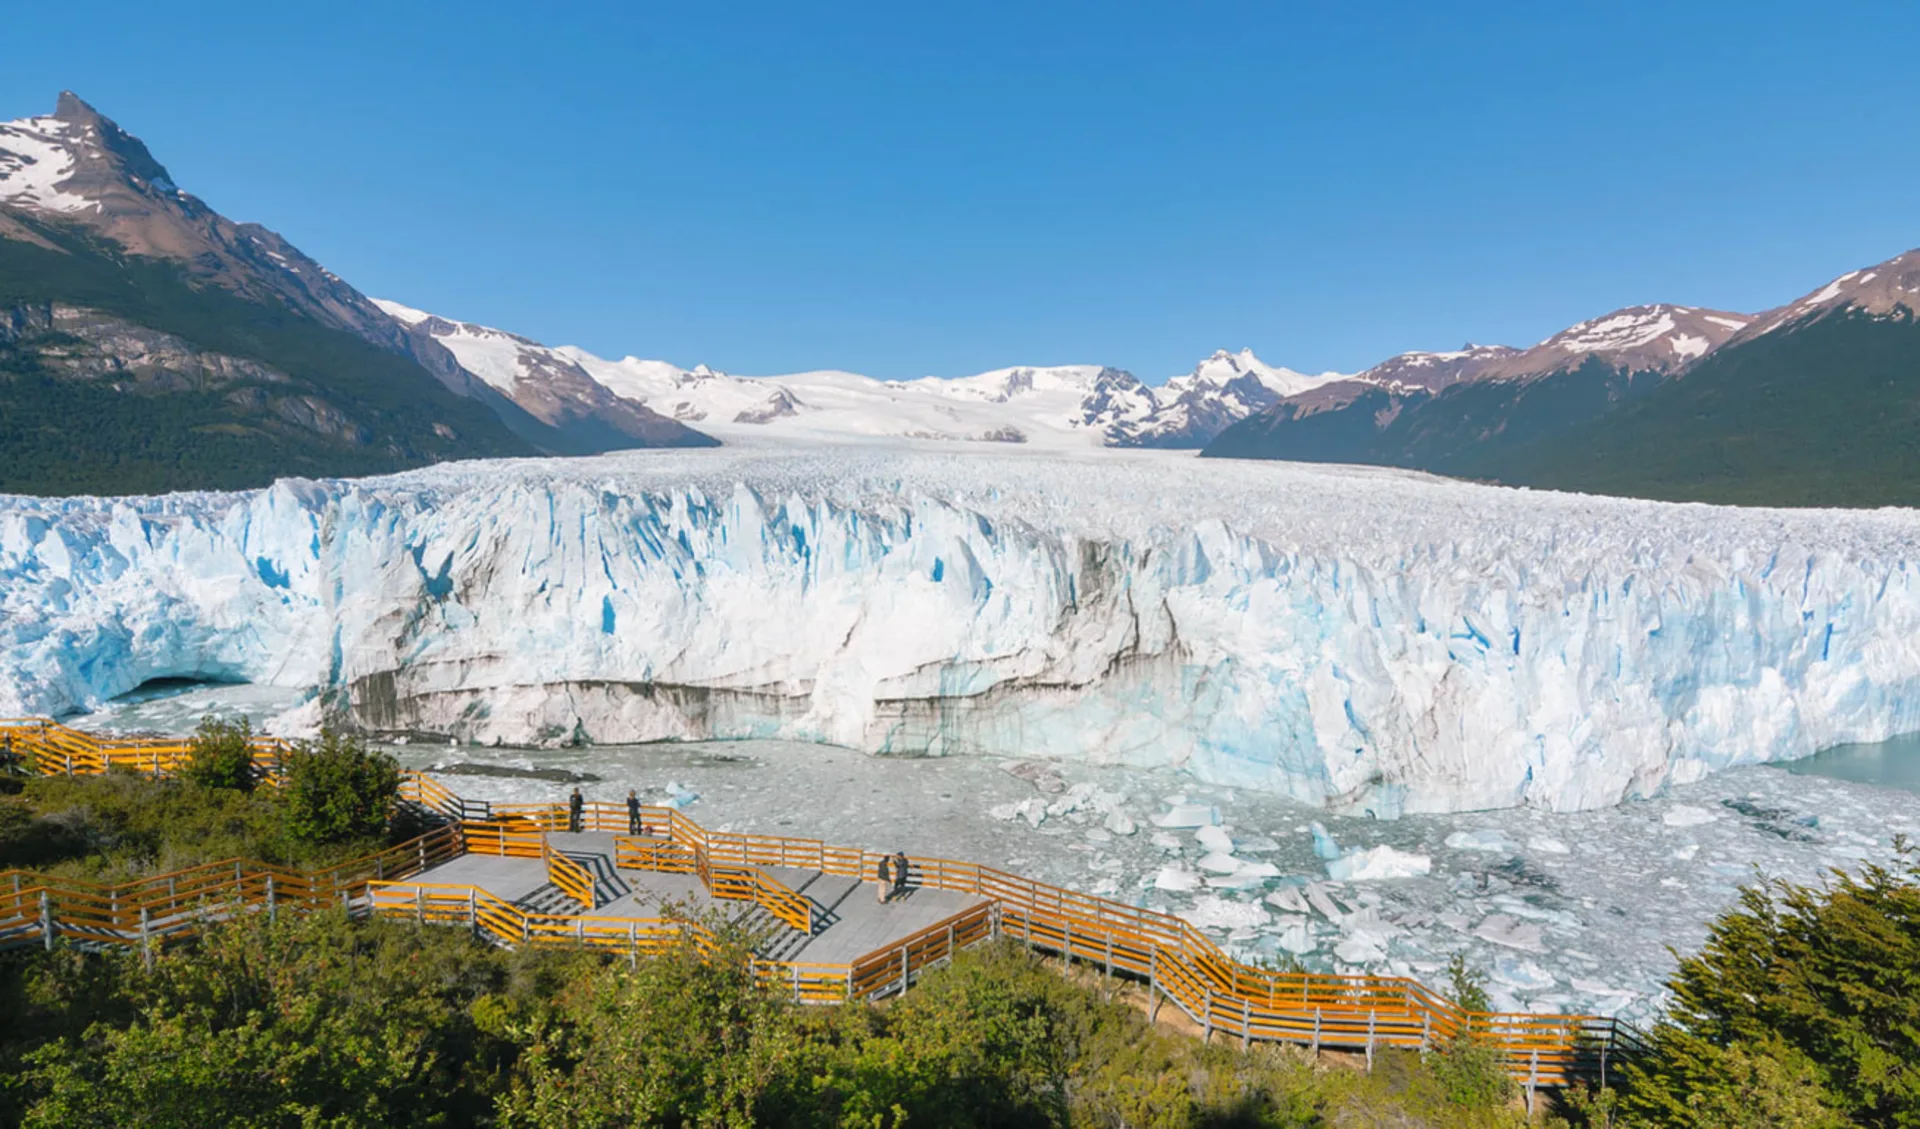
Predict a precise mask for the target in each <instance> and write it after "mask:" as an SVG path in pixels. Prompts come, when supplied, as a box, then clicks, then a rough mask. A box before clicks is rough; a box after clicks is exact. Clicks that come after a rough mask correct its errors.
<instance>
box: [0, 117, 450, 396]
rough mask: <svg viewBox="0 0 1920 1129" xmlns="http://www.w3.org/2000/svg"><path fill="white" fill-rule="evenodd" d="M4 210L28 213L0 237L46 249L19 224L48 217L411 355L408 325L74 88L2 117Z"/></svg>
mask: <svg viewBox="0 0 1920 1129" xmlns="http://www.w3.org/2000/svg"><path fill="white" fill-rule="evenodd" d="M0 207H3V208H6V209H13V210H15V211H17V212H18V213H21V215H20V216H7V215H5V214H4V213H0V237H7V238H14V239H20V240H23V241H25V242H29V243H36V244H39V245H41V246H47V245H48V244H47V241H46V239H45V237H44V236H42V235H40V234H38V233H36V232H35V231H34V230H33V229H32V228H31V227H30V226H28V225H27V224H25V223H23V222H22V219H23V218H30V217H35V216H39V217H44V218H46V219H50V220H54V221H58V222H60V223H61V224H63V225H65V226H69V227H74V228H78V229H81V230H84V231H86V232H88V233H90V234H92V235H94V236H96V237H100V238H104V239H106V240H109V241H111V242H112V243H114V244H116V245H118V246H119V247H120V248H121V249H123V250H125V251H126V252H128V253H130V254H133V255H140V256H146V257H149V258H154V259H163V260H166V261H169V262H172V263H175V264H178V265H179V266H180V267H182V268H184V269H185V270H186V271H187V272H188V273H189V274H190V275H191V276H193V277H194V278H195V279H196V280H197V281H199V282H203V283H204V282H210V283H213V284H216V285H218V286H220V287H222V288H224V289H226V290H230V291H232V292H233V293H235V294H238V295H240V296H241V297H244V298H248V299H251V300H254V301H272V302H278V303H283V304H285V305H286V306H287V307H288V308H290V309H292V310H294V311H296V312H298V313H300V314H301V315H303V316H305V317H308V318H311V319H313V320H314V321H317V322H319V323H320V324H322V325H325V326H328V327H330V328H334V329H342V330H346V331H347V332H349V333H352V334H353V335H354V336H356V337H359V338H361V339H362V340H366V341H370V342H373V343H374V344H377V345H381V346H383V347H385V348H388V349H390V350H392V351H395V352H408V353H410V352H411V349H410V347H409V344H408V340H407V334H406V332H405V331H404V330H403V329H402V328H401V327H399V326H397V325H395V324H394V323H393V322H392V321H391V320H390V319H389V318H387V317H386V316H385V315H384V314H382V313H381V312H380V311H379V310H378V309H376V308H374V306H373V304H372V303H370V302H368V301H367V299H366V298H365V297H364V296H363V295H362V294H361V293H360V292H359V291H357V290H355V289H354V288H353V287H351V286H349V285H347V284H346V283H345V282H344V281H342V280H341V279H340V278H339V276H337V275H335V274H334V273H333V272H332V271H329V270H327V269H326V268H325V267H323V266H321V265H320V264H319V263H317V262H314V261H313V260H312V259H310V258H308V257H307V256H306V255H304V254H302V253H301V251H300V249H299V248H297V247H295V246H294V245H293V244H291V243H289V242H287V241H286V240H285V239H282V238H281V237H280V236H279V235H277V234H275V233H274V232H272V231H269V230H268V229H267V228H265V227H262V226H260V225H259V224H254V223H235V222H233V221H232V220H229V219H227V218H226V217H225V216H222V215H221V214H219V213H218V212H216V211H214V210H213V209H212V208H210V207H208V206H207V205H206V204H205V203H204V202H202V201H201V200H200V199H199V198H198V197H196V196H193V195H191V194H190V193H188V192H185V191H183V190H182V189H180V188H179V187H178V186H176V185H175V184H174V182H173V178H172V177H171V176H170V175H168V173H167V170H166V168H165V167H164V166H163V165H161V164H160V162H159V161H157V160H155V159H154V157H153V154H152V153H150V152H148V150H147V147H146V145H145V144H143V143H142V142H141V141H140V139H139V138H137V137H134V136H133V135H131V134H129V133H127V132H126V131H125V130H123V129H121V128H120V127H119V126H118V125H116V124H114V122H113V121H112V120H110V119H108V118H106V117H104V116H103V115H101V114H100V112H99V111H97V110H95V109H94V108H93V107H92V106H89V105H88V104H87V103H85V102H83V101H81V100H80V98H79V97H77V96H76V95H74V94H73V93H72V92H71V91H66V92H62V93H61V95H60V98H59V101H58V103H57V104H56V106H55V108H54V112H53V113H52V114H51V115H49V116H46V117H33V118H23V119H20V120H17V121H10V122H0ZM427 360H429V361H435V362H439V363H438V365H437V366H436V365H435V364H434V363H428V368H429V369H430V370H431V369H434V368H436V367H438V368H440V369H445V368H446V367H447V365H446V364H445V358H428V359H427ZM437 375H441V374H438V373H437ZM442 379H443V380H444V379H445V376H444V375H442Z"/></svg>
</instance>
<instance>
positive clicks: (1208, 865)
mask: <svg viewBox="0 0 1920 1129" xmlns="http://www.w3.org/2000/svg"><path fill="white" fill-rule="evenodd" d="M1200 869H1201V870H1204V871H1207V872H1208V873H1211V874H1232V873H1233V872H1234V871H1236V870H1239V869H1240V860H1239V859H1237V858H1234V857H1233V856H1232V855H1223V854H1221V853H1220V852H1219V851H1214V852H1213V853H1211V854H1209V855H1207V856H1205V857H1204V858H1202V859H1201V860H1200Z"/></svg>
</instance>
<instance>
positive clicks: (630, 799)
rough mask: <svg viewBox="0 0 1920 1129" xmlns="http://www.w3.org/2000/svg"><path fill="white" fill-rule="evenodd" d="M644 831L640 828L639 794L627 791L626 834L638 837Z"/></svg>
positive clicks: (631, 790) (630, 790)
mask: <svg viewBox="0 0 1920 1129" xmlns="http://www.w3.org/2000/svg"><path fill="white" fill-rule="evenodd" d="M645 830H646V829H645V828H644V827H642V826H640V794H639V793H638V792H635V791H634V790H633V789H631V788H629V789H627V834H629V835H639V834H641V833H643V832H644V831H645Z"/></svg>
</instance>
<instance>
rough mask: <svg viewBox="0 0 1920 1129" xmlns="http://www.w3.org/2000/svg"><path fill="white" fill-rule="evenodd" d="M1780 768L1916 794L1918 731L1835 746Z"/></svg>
mask: <svg viewBox="0 0 1920 1129" xmlns="http://www.w3.org/2000/svg"><path fill="white" fill-rule="evenodd" d="M1781 767H1783V768H1785V769H1786V770H1787V771H1788V772H1791V773H1793V774H1795V775H1797V776H1825V777H1829V778H1831V779H1834V780H1848V781H1852V782H1853V783H1855V784H1877V785H1879V786H1881V787H1883V788H1904V789H1905V790H1907V791H1909V792H1916V793H1920V733H1908V734H1904V735H1902V736H1899V737H1894V738H1891V739H1889V740H1886V741H1879V742H1875V743H1874V744H1871V745H1836V746H1835V747H1833V748H1831V749H1827V750H1826V751H1824V752H1819V753H1815V754H1813V755H1812V756H1810V757H1808V758H1806V759H1805V760H1797V761H1788V762H1787V763H1786V764H1784V765H1782V766H1781Z"/></svg>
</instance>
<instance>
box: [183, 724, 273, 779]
mask: <svg viewBox="0 0 1920 1129" xmlns="http://www.w3.org/2000/svg"><path fill="white" fill-rule="evenodd" d="M189 747H190V748H191V750H192V751H191V753H190V754H189V759H188V760H187V767H186V771H185V772H183V773H182V774H181V775H183V776H185V777H186V778H187V779H188V780H191V781H193V782H194V783H195V784H198V785H200V786H201V787H203V788H232V789H236V790H238V791H242V792H251V791H253V785H254V779H255V778H254V771H253V723H252V722H251V721H248V720H247V719H246V718H244V717H243V718H241V719H240V720H239V721H222V720H220V719H219V718H217V717H214V716H212V715H211V714H209V715H208V716H206V717H203V718H201V719H200V728H199V729H197V730H195V731H194V734H193V740H192V742H191V743H190V746H189Z"/></svg>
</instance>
